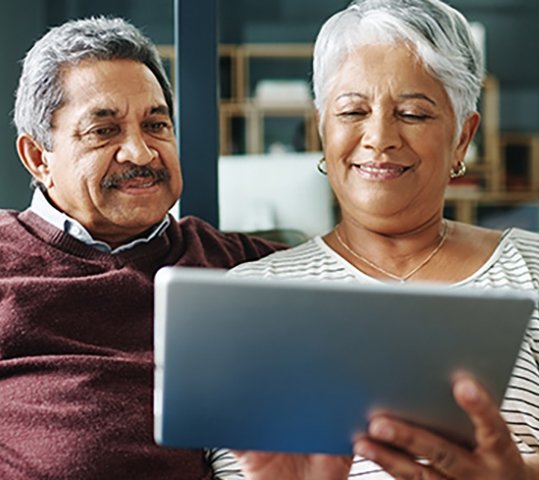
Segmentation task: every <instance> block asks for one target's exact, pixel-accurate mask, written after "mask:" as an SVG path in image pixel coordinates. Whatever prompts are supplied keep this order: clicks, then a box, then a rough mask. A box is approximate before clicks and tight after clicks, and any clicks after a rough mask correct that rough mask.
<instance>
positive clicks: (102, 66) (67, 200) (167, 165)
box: [40, 60, 182, 246]
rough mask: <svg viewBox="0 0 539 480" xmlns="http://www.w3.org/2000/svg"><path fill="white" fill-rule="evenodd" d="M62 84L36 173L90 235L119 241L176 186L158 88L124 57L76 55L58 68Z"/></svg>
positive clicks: (159, 209) (176, 167) (138, 229)
mask: <svg viewBox="0 0 539 480" xmlns="http://www.w3.org/2000/svg"><path fill="white" fill-rule="evenodd" d="M63 85H64V92H65V101H64V104H63V105H62V106H61V107H60V108H59V109H58V110H56V111H55V112H54V115H53V118H52V124H53V128H52V138H53V151H52V152H46V151H45V152H44V153H43V158H44V161H45V164H46V175H45V178H43V179H40V180H42V181H43V183H44V184H45V185H46V187H47V192H48V195H49V197H50V199H51V201H52V202H53V203H54V204H55V205H56V207H58V208H59V209H60V210H62V211H63V212H65V213H66V214H68V215H69V216H71V217H73V218H75V219H76V220H78V221H79V222H80V223H81V224H82V225H84V226H85V227H86V228H87V229H88V231H89V232H90V233H91V234H92V235H93V236H94V238H96V239H99V240H102V241H104V242H106V243H108V244H110V245H111V246H116V245H120V244H122V243H125V242H126V241H129V240H130V239H131V238H134V237H136V236H138V235H140V234H141V233H143V232H144V231H145V230H147V229H149V228H150V227H151V226H152V225H154V224H156V223H158V222H159V221H160V220H162V219H163V217H164V216H165V215H166V213H167V211H168V210H169V209H170V207H171V206H172V205H173V204H174V203H175V202H176V200H177V199H178V197H179V196H180V193H181V190H182V178H181V171H180V163H179V159H178V151H177V145H176V139H175V136H174V131H173V126H172V122H171V119H170V112H169V110H168V108H167V104H166V102H165V97H164V94H163V91H162V89H161V86H160V85H159V82H158V81H157V79H156V77H155V76H154V75H153V73H152V72H151V71H150V70H149V69H148V67H146V66H145V65H144V64H142V63H139V62H134V61H131V60H112V61H83V62H81V63H80V64H79V65H77V66H75V67H71V68H68V69H67V70H66V71H65V72H64V74H63Z"/></svg>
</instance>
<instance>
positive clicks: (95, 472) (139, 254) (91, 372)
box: [0, 18, 275, 480]
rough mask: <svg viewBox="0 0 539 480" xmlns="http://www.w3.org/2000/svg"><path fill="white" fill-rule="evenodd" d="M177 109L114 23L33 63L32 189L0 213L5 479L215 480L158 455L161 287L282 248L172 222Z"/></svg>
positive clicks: (86, 25) (190, 464) (190, 461)
mask: <svg viewBox="0 0 539 480" xmlns="http://www.w3.org/2000/svg"><path fill="white" fill-rule="evenodd" d="M172 106H173V105H172V95H171V89H170V85H169V83H168V81H167V79H166V76H165V73H164V70H163V67H162V65H161V62H160V60H159V57H158V54H157V51H156V49H155V47H154V46H153V44H152V43H151V42H150V41H149V40H148V39H146V38H145V37H143V36H142V35H141V34H140V32H139V31H138V30H137V29H136V28H134V27H133V26H131V25H130V24H128V23H126V22H125V21H122V20H119V19H104V18H98V19H89V20H81V21H74V22H68V23H66V24H64V25H63V26H60V27H58V28H54V29H52V30H51V31H50V32H49V33H48V34H46V35H45V36H44V37H43V38H42V39H41V40H39V41H38V42H37V43H36V44H35V46H34V47H33V48H32V49H31V51H30V52H29V53H28V55H27V57H26V59H25V61H24V67H23V73H22V76H21V79H20V84H19V88H18V91H17V99H16V107H15V123H16V126H17V129H18V133H19V137H18V140H17V148H18V152H19V155H20V158H21V160H22V162H23V163H24V165H25V166H26V168H27V169H28V170H29V171H30V173H31V174H32V176H33V178H34V181H35V183H36V185H37V187H38V188H36V190H35V194H34V197H33V200H32V204H31V207H30V208H29V209H28V210H26V211H24V212H22V213H18V212H14V211H2V212H0V226H1V228H0V325H1V327H0V358H1V361H0V400H1V401H0V419H1V421H0V442H1V447H0V478H3V479H11V480H13V479H30V478H32V479H33V478H36V479H37V478H39V479H68V478H69V479H78V480H81V479H99V480H103V479H115V480H117V479H138V478H140V479H152V478H154V479H169V478H170V479H172V478H175V479H176V478H179V479H203V478H208V479H209V478H211V475H212V474H211V470H210V468H209V466H208V465H207V462H206V460H205V457H204V454H203V452H201V451H186V450H170V449H165V448H160V447H158V446H157V445H155V444H154V442H153V437H152V430H153V427H152V421H153V416H152V413H153V412H152V395H153V392H152V388H153V304H152V299H153V277H154V274H155V273H156V271H157V270H158V269H159V268H160V267H163V266H165V265H179V266H199V267H221V268H229V267H232V266H234V265H236V264H237V263H240V262H243V261H246V260H250V259H256V258H259V257H261V256H264V255H266V254H268V253H269V252H271V251H273V250H274V249H275V246H272V245H270V244H267V243H265V242H263V241H260V240H255V239H253V238H249V237H246V236H242V235H238V234H232V235H224V234H221V233H219V232H217V231H216V230H214V229H212V228H211V227H210V226H209V225H207V224H205V223H203V222H202V221H200V220H197V219H195V218H186V219H183V220H182V221H180V222H177V221H175V220H174V219H173V218H172V217H170V216H169V215H168V214H167V212H168V210H169V209H170V207H171V206H172V205H173V204H174V203H175V202H176V200H177V199H178V197H179V196H180V193H181V190H182V178H181V172H180V164H179V160H178V155H177V146H176V141H175V137H174V131H173V125H172V120H171V118H172ZM210 353H211V352H208V354H210ZM193 368H196V366H195V365H194V366H193Z"/></svg>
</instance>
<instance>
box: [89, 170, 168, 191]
mask: <svg viewBox="0 0 539 480" xmlns="http://www.w3.org/2000/svg"><path fill="white" fill-rule="evenodd" d="M138 177H142V178H155V179H156V180H159V181H166V180H170V173H169V171H168V170H167V169H166V168H161V169H156V168H151V167H147V166H145V165H143V166H139V165H134V166H132V167H130V168H129V169H128V170H125V171H124V172H122V173H120V174H118V173H112V174H110V175H108V176H107V177H105V178H103V180H101V182H100V184H99V185H100V186H101V188H114V187H117V186H118V185H120V184H121V183H123V182H125V181H127V180H132V179H134V178H138Z"/></svg>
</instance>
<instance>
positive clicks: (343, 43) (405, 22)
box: [313, 0, 483, 132]
mask: <svg viewBox="0 0 539 480" xmlns="http://www.w3.org/2000/svg"><path fill="white" fill-rule="evenodd" d="M370 43H378V44H379V43H404V44H406V45H409V46H410V48H411V50H412V51H413V52H414V53H415V54H416V55H417V56H418V58H419V60H420V61H421V62H422V64H423V65H424V67H425V68H426V70H427V71H428V72H429V73H430V74H431V75H433V76H434V77H435V78H437V79H438V80H439V81H440V82H441V83H442V85H443V86H444V88H445V90H446V92H447V94H448V96H449V99H450V100H451V104H452V106H453V111H454V114H455V117H456V123H457V131H458V132H460V131H461V129H462V126H463V124H464V121H465V120H466V118H467V117H468V115H469V114H470V113H471V112H473V111H475V110H476V109H477V101H478V99H479V95H480V93H481V82H482V80H483V58H482V55H481V52H480V50H479V49H478V47H477V45H476V44H475V42H474V39H473V36H472V33H471V30H470V26H469V24H468V22H467V21H466V19H465V18H464V17H463V16H462V14H460V13H459V12H457V11H456V10H455V9H453V8H451V7H450V6H448V5H446V4H445V3H443V2H441V1H439V0H355V1H354V2H352V3H351V4H350V6H349V7H348V8H347V9H345V10H343V11H341V12H339V13H336V14H335V15H333V16H332V17H331V18H330V19H329V20H328V21H327V22H326V23H325V24H324V25H323V27H322V29H321V30H320V33H319V34H318V38H317V40H316V44H315V49H314V62H313V89H314V96H315V104H316V108H317V109H318V112H319V115H320V119H321V122H320V124H321V125H322V123H323V118H324V114H325V109H326V103H327V97H328V95H329V92H330V90H331V88H332V86H333V84H334V82H335V79H336V74H337V72H338V70H339V67H340V66H341V64H342V63H343V62H344V61H345V60H346V59H347V58H348V56H349V55H350V54H351V53H353V52H354V51H355V50H357V48H358V47H360V46H362V45H366V44H370ZM398 73H399V72H395V75H398Z"/></svg>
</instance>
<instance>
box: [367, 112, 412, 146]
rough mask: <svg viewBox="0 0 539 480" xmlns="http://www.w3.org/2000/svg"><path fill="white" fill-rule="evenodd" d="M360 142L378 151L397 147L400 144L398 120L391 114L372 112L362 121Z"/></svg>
mask: <svg viewBox="0 0 539 480" xmlns="http://www.w3.org/2000/svg"><path fill="white" fill-rule="evenodd" d="M361 144H362V146H363V147H364V148H366V149H369V150H374V151H376V152H378V153H383V152H385V151H387V150H393V149H398V148H399V147H400V146H401V145H402V138H401V135H400V129H399V124H398V121H397V120H396V119H395V118H394V117H393V116H389V115H384V114H382V113H377V114H374V113H373V114H372V115H371V116H370V118H368V119H366V121H364V122H363V135H362V138H361Z"/></svg>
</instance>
